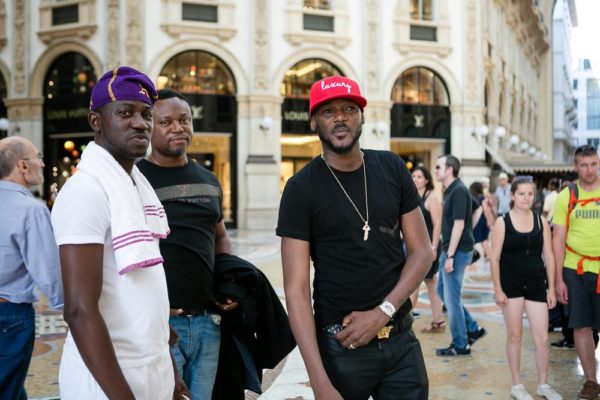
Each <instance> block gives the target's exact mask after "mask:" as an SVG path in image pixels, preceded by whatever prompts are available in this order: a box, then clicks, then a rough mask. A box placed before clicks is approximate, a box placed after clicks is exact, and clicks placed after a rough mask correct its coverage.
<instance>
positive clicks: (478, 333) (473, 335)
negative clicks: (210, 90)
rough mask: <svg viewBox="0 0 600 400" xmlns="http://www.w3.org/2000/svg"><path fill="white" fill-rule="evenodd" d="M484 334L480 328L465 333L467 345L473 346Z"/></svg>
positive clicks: (485, 332) (483, 330) (484, 331)
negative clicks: (467, 339) (467, 340)
mask: <svg viewBox="0 0 600 400" xmlns="http://www.w3.org/2000/svg"><path fill="white" fill-rule="evenodd" d="M486 334H487V331H486V330H485V328H484V327H482V326H480V327H479V328H477V330H476V331H475V332H467V336H468V338H469V345H473V343H475V342H476V341H478V340H479V339H481V338H482V337H484V336H485V335H486Z"/></svg>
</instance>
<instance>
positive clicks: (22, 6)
mask: <svg viewBox="0 0 600 400" xmlns="http://www.w3.org/2000/svg"><path fill="white" fill-rule="evenodd" d="M13 6H14V9H13V12H14V18H13V27H14V29H13V32H14V36H13V37H14V46H13V72H14V73H13V77H14V81H13V84H14V90H15V93H23V92H24V91H25V71H26V68H25V37H26V35H27V29H26V26H25V14H26V10H27V0H15V2H14V5H13Z"/></svg>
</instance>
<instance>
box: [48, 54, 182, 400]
mask: <svg viewBox="0 0 600 400" xmlns="http://www.w3.org/2000/svg"><path fill="white" fill-rule="evenodd" d="M155 99H156V91H155V89H154V85H153V84H152V81H151V80H150V78H148V77H147V76H146V75H144V74H142V73H141V72H139V71H137V70H135V69H133V68H129V67H124V66H123V67H118V68H115V69H114V70H112V71H109V72H107V73H105V74H104V75H103V76H102V77H101V78H100V79H99V80H98V82H97V83H96V85H95V86H94V89H93V90H92V93H91V101H90V111H89V114H88V121H89V124H90V127H91V129H92V130H93V131H94V141H93V142H90V143H89V144H88V145H87V147H86V148H85V150H84V151H83V153H82V155H81V162H80V163H79V164H78V166H77V170H78V171H77V173H76V174H75V175H73V176H72V177H71V178H70V179H69V180H68V181H67V183H66V184H65V185H64V186H63V188H62V189H61V191H60V193H59V194H58V196H57V198H56V202H55V204H54V207H53V209H52V224H53V227H54V232H55V236H56V241H57V243H58V245H59V247H60V258H61V264H62V265H61V267H62V276H63V284H64V290H65V312H64V317H65V321H66V322H67V324H68V325H69V332H68V334H67V339H66V341H65V344H64V348H63V354H62V359H61V363H60V371H59V384H60V394H61V398H62V399H64V400H71V399H73V400H75V399H77V400H79V399H86V400H92V399H106V398H110V399H117V398H118V399H134V398H137V399H150V398H151V399H157V400H166V399H171V398H176V399H180V398H181V394H182V386H181V382H180V381H177V382H178V383H179V384H178V385H177V386H176V385H175V381H176V380H177V377H178V374H177V369H176V368H174V364H173V361H172V359H171V356H170V353H169V343H168V342H169V298H168V295H167V282H166V279H165V272H164V268H163V266H162V261H163V259H162V257H161V254H160V249H159V244H158V241H159V238H164V237H166V236H167V235H168V234H169V226H168V224H167V219H166V217H165V211H164V208H163V207H162V205H161V204H160V201H159V200H158V198H157V197H156V194H155V193H154V190H153V189H152V186H150V183H148V181H147V180H146V178H144V176H143V175H142V174H141V173H140V171H139V170H138V169H137V167H136V166H135V160H136V159H137V158H139V157H143V156H144V155H145V154H146V150H147V148H148V145H149V144H150V137H151V135H152V131H153V128H154V121H153V119H152V107H153V104H154V101H155Z"/></svg>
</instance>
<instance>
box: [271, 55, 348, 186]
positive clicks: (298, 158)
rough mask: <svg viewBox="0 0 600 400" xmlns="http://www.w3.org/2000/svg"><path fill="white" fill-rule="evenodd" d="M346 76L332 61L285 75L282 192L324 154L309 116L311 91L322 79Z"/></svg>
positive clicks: (303, 65) (301, 65)
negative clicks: (313, 85)
mask: <svg viewBox="0 0 600 400" xmlns="http://www.w3.org/2000/svg"><path fill="white" fill-rule="evenodd" d="M333 75H344V74H343V73H342V71H340V69H339V68H337V67H336V66H335V65H333V64H331V63H330V62H328V61H325V60H322V59H318V58H311V59H306V60H302V61H300V62H298V63H296V64H295V65H293V66H292V67H291V68H290V69H288V70H287V71H286V73H285V78H284V79H283V82H282V83H281V88H280V93H281V96H283V98H284V99H283V103H282V105H281V172H280V183H281V188H280V189H281V190H282V191H283V188H284V187H285V183H286V182H287V180H288V179H289V178H291V177H292V176H293V175H294V174H296V173H297V172H298V171H300V169H302V167H304V166H305V165H306V164H307V163H308V162H309V161H310V160H312V159H313V158H314V157H316V156H317V155H319V154H320V153H321V142H320V141H319V137H318V135H317V134H315V133H313V132H311V130H310V122H309V115H308V107H309V97H310V88H311V86H312V84H313V83H314V82H316V81H318V80H320V79H323V78H326V77H328V76H333Z"/></svg>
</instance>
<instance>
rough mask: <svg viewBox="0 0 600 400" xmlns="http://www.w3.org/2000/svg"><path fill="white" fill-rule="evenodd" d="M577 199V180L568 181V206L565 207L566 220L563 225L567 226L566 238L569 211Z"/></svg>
mask: <svg viewBox="0 0 600 400" xmlns="http://www.w3.org/2000/svg"><path fill="white" fill-rule="evenodd" d="M578 199H579V189H578V188H577V181H575V182H571V183H569V208H568V209H567V220H566V221H565V227H566V228H567V236H566V237H565V240H566V239H567V237H568V235H569V219H570V218H571V212H573V209H574V208H575V206H576V205H577V200H578Z"/></svg>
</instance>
